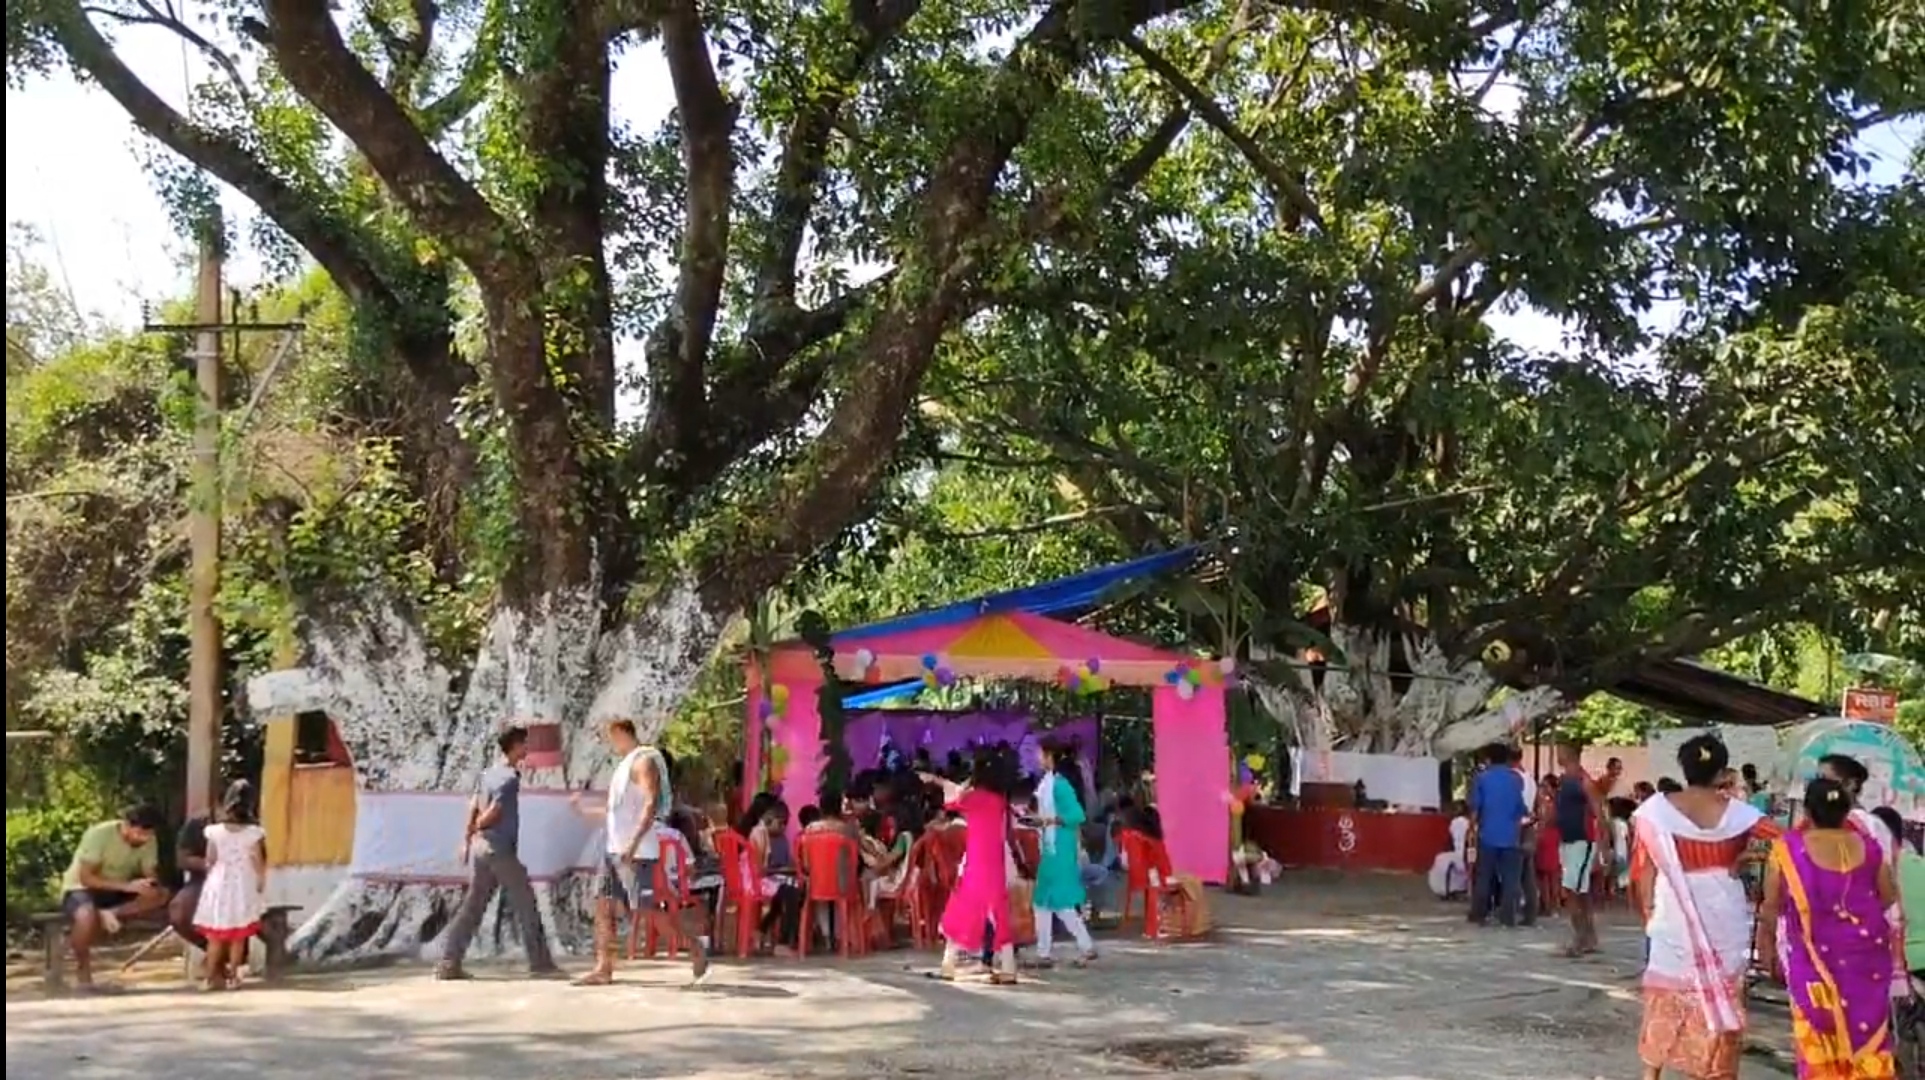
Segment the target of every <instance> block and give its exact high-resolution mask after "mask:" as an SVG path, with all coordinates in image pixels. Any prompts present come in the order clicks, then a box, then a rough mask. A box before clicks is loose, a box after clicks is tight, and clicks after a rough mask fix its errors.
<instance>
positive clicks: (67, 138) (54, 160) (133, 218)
mask: <svg viewBox="0 0 1925 1080" xmlns="http://www.w3.org/2000/svg"><path fill="white" fill-rule="evenodd" d="M119 38H120V41H121V55H122V57H123V58H124V59H125V60H126V61H127V63H128V64H129V66H131V67H132V68H133V69H134V70H135V72H137V73H138V74H140V75H141V76H142V77H143V78H144V79H145V80H146V81H147V84H148V85H149V86H150V87H152V88H153V89H154V90H155V91H156V92H157V93H159V94H161V95H162V96H163V97H165V98H167V99H168V100H169V101H171V102H173V103H174V104H175V105H176V106H179V105H181V104H182V103H183V102H184V101H185V97H186V93H185V88H186V84H187V80H188V79H189V78H199V77H200V75H201V70H200V65H199V64H198V63H194V64H192V65H191V66H190V64H189V63H188V58H187V57H185V56H184V55H183V53H182V50H181V48H180V47H179V44H178V41H177V39H175V38H174V37H173V36H171V35H170V34H168V33H167V32H166V31H162V30H151V29H146V30H143V29H134V30H129V31H126V32H124V33H121V34H120V35H119ZM615 81H616V86H615V102H616V110H617V112H618V114H619V116H620V118H621V119H622V120H624V121H626V122H628V123H631V124H653V123H654V122H656V121H658V120H659V119H660V118H661V116H663V115H664V114H666V112H667V109H668V103H669V101H670V100H671V93H672V92H671V89H670V87H669V85H668V80H667V73H666V71H665V70H664V69H663V67H662V64H661V62H660V59H659V54H655V53H654V50H652V49H650V50H640V49H637V50H632V51H630V52H629V53H628V54H627V55H626V56H625V57H624V63H623V64H622V66H621V68H620V69H619V71H618V73H617V75H616V80H615ZM6 117H7V125H6V129H7V131H6V135H7V159H6V163H7V197H6V215H7V219H8V220H9V221H18V222H25V223H27V224H29V225H32V226H34V227H35V228H37V229H38V230H39V231H40V233H41V235H42V236H43V237H44V238H45V239H46V241H47V242H48V244H49V245H50V247H51V250H50V251H49V252H48V253H47V254H48V255H49V256H50V257H51V260H52V261H53V262H54V263H55V264H56V265H55V267H54V269H55V270H56V272H57V273H59V274H61V275H63V276H64V278H65V281H66V283H67V285H68V287H69V289H70V290H71V292H72V294H73V296H74V298H75V299H76V301H77V302H78V303H79V305H80V307H81V309H82V310H84V311H88V312H93V313H97V314H99V315H101V316H104V317H105V318H107V319H109V320H111V321H113V322H115V323H119V324H123V325H126V324H131V323H132V322H134V321H135V320H136V319H137V318H138V317H139V311H140V306H141V304H142V302H143V301H145V302H149V303H154V302H159V301H161V300H164V299H168V298H170V297H175V296H180V295H183V294H184V293H186V292H187V291H188V289H189V288H190V285H191V273H190V272H189V268H188V261H189V255H190V254H191V253H190V252H189V250H188V245H186V244H184V243H183V242H182V241H181V240H180V239H179V238H178V237H177V236H175V235H174V233H173V230H172V228H171V226H170V225H169V224H168V221H167V216H166V213H165V211H164V210H163V209H162V207H161V204H160V201H159V199H158V197H157V196H156V195H155V194H154V187H153V184H152V182H151V180H150V179H149V177H148V175H147V173H146V172H145V171H144V170H143V169H142V167H141V163H140V162H141V159H140V155H139V154H137V153H136V151H135V147H136V145H137V143H138V142H139V136H137V135H136V133H135V131H134V129H133V125H132V124H131V122H130V121H128V119H127V117H126V115H125V114H124V113H123V112H122V111H121V109H120V107H119V106H118V105H117V104H116V103H115V102H114V101H113V100H112V99H111V98H109V97H108V96H107V95H106V94H105V93H103V92H101V91H99V90H97V89H94V88H91V87H85V86H81V85H79V84H77V83H75V82H73V81H72V80H70V79H67V78H64V77H61V78H56V79H52V80H40V81H36V82H35V83H33V84H32V85H31V86H30V87H29V88H28V89H26V90H20V91H16V90H8V91H7V105H6ZM1921 137H1925V123H1921V122H1919V121H1910V122H1908V123H1907V124H1905V125H1904V126H1903V127H1902V128H1901V127H1892V128H1887V129H1884V130H1881V131H1879V132H1876V133H1875V134H1874V135H1873V137H1871V138H1869V139H1868V140H1867V142H1866V147H1867V149H1868V151H1869V152H1870V153H1872V154H1873V155H1874V156H1875V157H1876V158H1877V159H1878V164H1877V166H1876V168H1875V171H1874V179H1875V180H1879V181H1883V182H1889V181H1891V180H1893V179H1895V178H1896V177H1897V176H1898V175H1899V174H1900V170H1901V169H1902V168H1903V164H1904V162H1905V160H1906V154H1907V148H1908V147H1909V146H1910V145H1911V144H1912V143H1913V142H1915V141H1917V140H1918V139H1920V138H1921ZM230 203H231V207H230V210H231V212H232V214H233V217H234V219H235V220H240V219H243V218H245V217H246V216H248V215H249V213H250V210H249V209H248V208H247V207H246V205H245V203H243V202H242V201H240V200H238V199H230ZM256 272H257V271H256V269H255V267H254V266H252V265H251V264H250V263H249V261H248V259H247V258H246V257H245V256H241V257H238V258H237V259H236V260H235V262H234V263H233V264H232V266H231V267H230V270H229V280H230V283H231V284H234V285H237V286H245V285H247V284H249V283H250V282H251V280H252V279H253V278H254V276H255V275H256ZM1493 321H1494V322H1497V323H1498V324H1499V325H1500V328H1501V330H1502V332H1504V333H1505V334H1507V335H1508V336H1510V337H1512V338H1514V339H1516V340H1517V341H1518V342H1519V343H1520V344H1524V345H1526V346H1534V347H1539V348H1546V349H1554V348H1556V347H1557V344H1558V340H1559V337H1560V329H1559V326H1558V324H1557V323H1556V322H1555V321H1554V320H1552V319H1550V318H1548V317H1545V316H1543V315H1540V314H1537V313H1533V312H1523V313H1519V314H1513V315H1503V316H1498V317H1496V318H1494V320H1493Z"/></svg>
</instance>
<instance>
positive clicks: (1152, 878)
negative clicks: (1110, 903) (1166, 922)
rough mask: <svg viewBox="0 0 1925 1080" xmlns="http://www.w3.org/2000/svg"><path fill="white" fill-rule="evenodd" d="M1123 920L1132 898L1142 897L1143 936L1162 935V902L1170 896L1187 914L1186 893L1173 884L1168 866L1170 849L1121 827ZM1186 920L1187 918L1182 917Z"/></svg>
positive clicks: (1134, 899)
mask: <svg viewBox="0 0 1925 1080" xmlns="http://www.w3.org/2000/svg"><path fill="white" fill-rule="evenodd" d="M1122 843H1123V862H1124V878H1123V916H1122V920H1121V921H1123V922H1128V921H1129V918H1130V909H1131V908H1132V907H1133V906H1134V905H1135V902H1136V898H1137V897H1139V896H1140V897H1142V898H1143V936H1144V937H1146V938H1149V939H1151V940H1153V941H1154V940H1159V939H1161V938H1162V936H1163V903H1164V901H1166V900H1173V901H1174V902H1175V903H1176V905H1177V907H1178V908H1180V909H1183V911H1184V913H1185V914H1186V915H1187V913H1188V908H1189V904H1190V899H1189V897H1187V896H1185V895H1184V894H1183V890H1181V889H1179V888H1177V886H1176V875H1175V873H1174V872H1173V871H1172V870H1171V869H1170V853H1169V851H1168V850H1166V849H1165V848H1164V847H1163V842H1162V841H1161V840H1154V839H1151V838H1150V837H1148V836H1145V835H1143V834H1142V833H1140V832H1135V831H1133V830H1130V829H1125V830H1123V836H1122ZM1183 922H1187V919H1185V920H1183ZM1179 925H1182V922H1179Z"/></svg>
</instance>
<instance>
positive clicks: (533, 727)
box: [522, 721, 562, 769]
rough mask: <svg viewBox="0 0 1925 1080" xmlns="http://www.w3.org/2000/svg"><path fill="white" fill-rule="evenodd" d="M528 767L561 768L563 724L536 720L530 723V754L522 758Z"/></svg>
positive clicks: (524, 765) (523, 763) (524, 764)
mask: <svg viewBox="0 0 1925 1080" xmlns="http://www.w3.org/2000/svg"><path fill="white" fill-rule="evenodd" d="M522 765H523V767H525V768H528V769H559V768H561V766H562V757H561V725H560V724H551V723H542V722H539V721H537V722H535V723H531V724H529V725H528V756H527V757H526V758H524V759H522Z"/></svg>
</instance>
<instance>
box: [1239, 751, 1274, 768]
mask: <svg viewBox="0 0 1925 1080" xmlns="http://www.w3.org/2000/svg"><path fill="white" fill-rule="evenodd" d="M1243 763H1244V764H1245V765H1248V766H1249V767H1250V771H1251V772H1262V771H1263V767H1264V766H1265V765H1268V764H1270V759H1269V758H1266V757H1264V756H1263V755H1262V754H1251V755H1250V756H1248V757H1246V758H1244V759H1243Z"/></svg>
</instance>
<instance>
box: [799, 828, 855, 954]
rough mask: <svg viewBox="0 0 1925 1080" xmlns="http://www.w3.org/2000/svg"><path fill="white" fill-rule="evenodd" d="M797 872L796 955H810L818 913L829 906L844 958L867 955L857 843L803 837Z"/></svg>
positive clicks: (835, 836)
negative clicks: (799, 895) (799, 892)
mask: <svg viewBox="0 0 1925 1080" xmlns="http://www.w3.org/2000/svg"><path fill="white" fill-rule="evenodd" d="M796 864H797V866H796V868H797V869H798V870H800V871H801V873H802V881H801V885H802V898H803V901H804V902H803V905H802V929H801V932H800V933H799V934H798V935H797V941H796V943H795V944H796V950H795V951H796V955H797V956H807V955H809V942H810V940H811V939H812V938H813V937H814V936H815V917H814V916H815V913H816V910H817V908H818V906H819V905H822V904H827V905H829V908H830V910H831V911H832V912H833V913H834V918H835V924H836V926H837V927H839V928H840V932H839V933H838V934H837V935H836V937H837V938H839V939H841V951H842V955H843V956H844V957H849V956H853V955H856V954H857V953H862V952H867V951H868V932H867V927H868V923H867V920H866V919H865V918H864V904H863V902H862V854H861V852H860V851H859V850H858V849H857V847H856V842H855V841H854V840H852V839H850V838H849V837H847V836H844V835H842V834H841V833H833V832H817V833H804V834H803V835H802V838H801V842H800V843H798V844H797V845H796Z"/></svg>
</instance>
